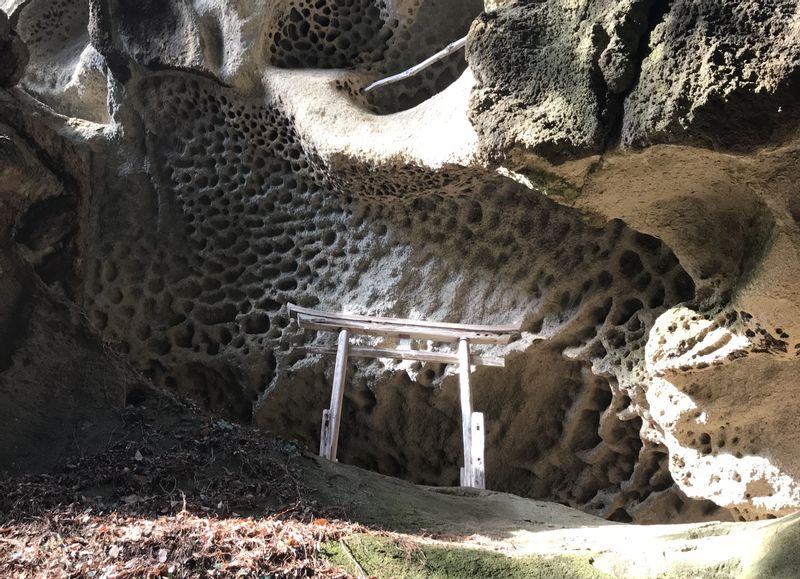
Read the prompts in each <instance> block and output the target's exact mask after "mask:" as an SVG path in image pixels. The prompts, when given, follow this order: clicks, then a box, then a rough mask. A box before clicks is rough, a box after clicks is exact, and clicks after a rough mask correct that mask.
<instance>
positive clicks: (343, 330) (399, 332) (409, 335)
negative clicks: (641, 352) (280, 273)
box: [287, 304, 520, 489]
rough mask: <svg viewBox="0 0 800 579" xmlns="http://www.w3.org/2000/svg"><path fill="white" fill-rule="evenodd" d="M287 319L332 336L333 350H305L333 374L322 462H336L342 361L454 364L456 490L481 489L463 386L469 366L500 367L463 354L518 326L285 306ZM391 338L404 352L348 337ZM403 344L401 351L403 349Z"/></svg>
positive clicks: (475, 416)
mask: <svg viewBox="0 0 800 579" xmlns="http://www.w3.org/2000/svg"><path fill="white" fill-rule="evenodd" d="M287 307H288V310H289V315H290V316H291V317H293V318H295V319H296V320H297V325H298V326H299V327H300V328H303V329H308V330H320V331H324V332H338V334H339V339H338V345H337V347H336V348H335V349H334V348H327V347H314V346H312V347H308V348H306V351H307V352H309V353H312V354H334V353H335V354H336V366H335V368H334V373H333V390H332V392H331V405H330V408H328V409H326V410H324V411H323V412H322V432H321V435H320V445H319V454H320V456H322V457H324V458H327V459H328V460H336V451H337V447H338V443H339V426H340V423H341V417H342V401H343V400H344V383H345V378H346V374H347V358H348V357H349V356H353V357H356V358H395V359H400V360H418V361H420V362H439V363H442V364H458V366H459V368H458V375H459V393H460V400H461V432H462V437H463V441H464V466H463V467H462V468H461V486H465V487H474V488H481V489H482V488H485V487H486V478H485V473H484V462H483V447H484V431H483V413H482V412H473V411H472V399H471V393H470V385H469V373H470V372H469V370H470V368H469V367H470V365H475V366H505V361H504V360H503V358H501V357H485V356H476V355H474V354H471V353H470V351H469V346H470V344H507V343H508V342H509V341H510V340H511V338H512V336H514V335H515V334H518V333H519V331H520V326H519V324H517V325H509V326H476V325H467V324H448V323H441V322H425V321H420V320H403V319H394V318H378V317H370V316H358V315H353V314H332V313H328V312H323V311H319V310H312V309H308V308H301V307H299V306H296V305H294V304H288V306H287ZM351 334H356V335H368V336H381V337H394V338H397V339H399V340H400V342H401V344H403V345H404V346H405V347H400V348H396V349H391V348H373V347H363V346H351V345H350V341H349V340H350V335H351ZM411 340H429V341H432V342H437V343H448V344H452V343H455V342H458V351H457V353H453V352H438V351H431V350H412V349H410V347H409V346H410V343H411ZM406 343H407V345H406Z"/></svg>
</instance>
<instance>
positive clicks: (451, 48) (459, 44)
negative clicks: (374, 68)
mask: <svg viewBox="0 0 800 579" xmlns="http://www.w3.org/2000/svg"><path fill="white" fill-rule="evenodd" d="M466 43H467V37H466V36H465V37H464V38H459V39H458V40H456V41H454V42H451V43H450V44H448V45H447V46H445V47H444V48H443V49H442V50H440V51H439V52H437V53H436V54H434V55H433V56H431V57H429V58H426V59H425V60H423V61H422V62H420V63H419V64H416V65H414V66H412V67H411V68H409V69H408V70H404V71H403V72H401V73H398V74H395V75H392V76H388V77H386V78H382V79H381V80H376V81H375V82H373V83H372V84H371V85H369V86H367V87H366V88H364V91H363V92H365V93H366V92H369V91H371V90H373V89H376V88H378V87H379V86H384V85H387V84H391V83H393V82H397V81H399V80H403V79H404V78H408V77H410V76H414V75H415V74H417V73H419V72H421V71H423V70H425V69H426V68H428V67H429V66H430V65H432V64H433V63H434V62H438V61H440V60H442V59H443V58H444V57H445V56H448V55H449V54H452V53H453V52H455V51H456V50H459V49H460V48H463V47H464V45H465V44H466Z"/></svg>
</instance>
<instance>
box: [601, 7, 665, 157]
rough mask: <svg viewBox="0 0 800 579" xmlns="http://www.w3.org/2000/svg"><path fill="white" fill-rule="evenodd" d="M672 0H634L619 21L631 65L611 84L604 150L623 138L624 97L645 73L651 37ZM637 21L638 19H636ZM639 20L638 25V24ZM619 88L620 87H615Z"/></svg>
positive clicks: (615, 145) (616, 144)
mask: <svg viewBox="0 0 800 579" xmlns="http://www.w3.org/2000/svg"><path fill="white" fill-rule="evenodd" d="M672 2H673V0H640V1H638V2H634V4H633V5H632V8H631V13H629V14H627V15H626V16H625V17H624V20H625V22H623V23H621V24H620V25H619V28H620V29H621V31H620V32H621V35H622V36H627V46H628V56H627V60H628V61H629V63H628V69H629V70H627V71H626V72H625V74H624V77H625V78H624V81H622V82H621V83H620V86H619V87H612V91H611V92H614V93H615V94H614V96H613V97H611V100H612V107H613V112H612V113H611V114H610V115H609V117H610V119H612V120H611V122H609V123H607V126H608V135H607V137H606V140H605V142H604V143H603V147H602V151H603V152H606V151H609V150H611V149H614V148H616V147H618V146H619V144H620V142H621V140H622V125H623V118H624V114H625V99H626V98H627V96H628V95H629V94H630V93H631V92H632V91H633V89H634V88H635V87H636V84H637V83H638V81H639V75H640V74H641V73H642V63H643V62H644V61H645V59H646V58H647V57H648V56H649V55H650V52H651V49H650V38H651V36H652V34H653V30H655V28H656V26H658V25H659V24H661V23H662V22H663V21H664V19H665V18H666V16H667V14H668V13H669V9H670V6H671V5H672ZM637 21H638V22H637ZM637 24H638V25H637ZM614 88H616V89H617V90H613V89H614Z"/></svg>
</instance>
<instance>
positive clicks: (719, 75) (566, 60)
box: [467, 0, 800, 159]
mask: <svg viewBox="0 0 800 579" xmlns="http://www.w3.org/2000/svg"><path fill="white" fill-rule="evenodd" d="M798 33H800V15H798V7H797V3H796V2H794V1H793V0H771V1H768V2H735V3H730V2H699V3H698V2H692V1H691V0H686V1H685V2H684V1H676V2H666V1H661V0H626V1H624V2H615V3H598V2H589V1H585V0H561V1H552V2H530V3H528V2H519V3H513V4H509V5H506V6H504V7H501V8H499V9H498V10H497V11H495V12H490V13H487V14H485V15H483V16H482V17H481V18H479V19H478V20H476V22H475V24H474V25H473V27H472V30H471V31H470V42H469V46H468V50H467V58H468V61H469V63H470V65H471V67H472V69H473V72H474V74H475V77H476V79H477V81H478V82H477V86H476V90H475V92H474V93H473V100H472V104H471V111H470V117H471V119H472V120H473V122H474V123H475V126H476V128H477V129H478V132H479V133H480V134H481V136H482V137H483V139H484V140H485V141H486V143H485V146H486V148H487V149H488V150H494V151H495V152H497V151H500V152H504V153H507V152H508V151H509V150H511V149H514V148H521V149H524V150H529V151H533V152H534V153H536V154H538V155H541V156H545V157H551V158H556V159H558V158H565V157H568V156H578V155H584V154H587V153H592V152H599V151H604V150H606V149H608V148H610V147H613V146H615V145H617V144H619V143H621V144H623V145H624V146H637V147H638V146H646V145H649V144H653V143H658V142H671V143H691V144H698V145H702V146H713V147H715V148H721V149H729V150H747V149H752V148H754V147H756V146H758V145H763V144H766V143H769V142H776V141H778V140H780V139H783V138H786V137H787V136H789V135H793V134H794V132H795V129H796V127H797V122H798V116H797V109H798V106H797V105H798V98H800V97H798V95H800V85H799V84H798V83H799V82H800V80H798V79H800V72H798V71H800V47H798V43H797V36H798Z"/></svg>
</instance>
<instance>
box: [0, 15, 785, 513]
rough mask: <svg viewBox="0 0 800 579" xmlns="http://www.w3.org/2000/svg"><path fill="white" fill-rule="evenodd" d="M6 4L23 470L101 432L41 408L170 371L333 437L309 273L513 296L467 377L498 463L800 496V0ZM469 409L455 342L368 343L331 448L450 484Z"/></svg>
mask: <svg viewBox="0 0 800 579" xmlns="http://www.w3.org/2000/svg"><path fill="white" fill-rule="evenodd" d="M0 7H2V8H3V9H5V10H6V11H7V12H8V13H9V14H10V18H9V25H8V26H7V27H5V28H3V27H2V26H0V42H4V43H6V44H5V45H6V46H11V47H13V50H11V49H7V50H6V51H5V52H4V53H3V57H2V59H3V60H2V61H1V62H0V80H2V82H3V83H4V86H8V87H12V86H13V88H8V89H6V90H3V91H2V92H0V120H2V122H3V123H4V125H3V127H2V131H3V135H4V136H3V137H2V140H0V145H2V147H3V156H2V159H0V161H2V171H3V173H2V174H3V182H2V190H3V197H2V199H0V203H2V205H0V234H2V236H3V240H2V242H1V243H0V267H2V269H3V277H2V280H0V396H2V399H3V405H2V409H0V412H5V413H7V414H8V415H9V416H11V415H14V416H15V417H16V418H17V420H16V422H13V421H6V420H3V421H2V426H0V429H2V430H0V441H13V442H14V444H13V445H11V444H9V445H7V448H8V449H10V450H6V451H5V455H3V456H2V457H0V458H2V461H3V463H2V466H3V467H5V468H9V469H12V470H20V469H23V468H25V466H26V465H25V460H26V459H25V458H24V457H26V456H33V455H35V454H36V452H37V449H38V448H40V447H41V444H42V442H41V440H44V439H46V437H50V439H56V438H58V436H55V435H54V434H53V432H55V431H52V432H51V431H50V430H48V427H47V425H48V424H53V423H57V424H59V425H62V426H63V428H64V429H74V428H75V427H74V424H78V423H80V424H84V426H85V418H86V416H84V415H81V416H83V418H82V417H81V416H78V415H75V416H72V417H65V416H64V415H63V408H64V404H67V402H60V403H58V404H52V405H44V406H42V405H40V404H34V403H32V402H31V401H33V400H36V399H38V398H46V397H47V395H48V393H50V392H52V391H53V390H54V389H55V390H56V391H58V392H59V393H61V395H62V396H64V397H66V398H68V399H69V400H68V403H69V404H72V405H74V406H75V407H76V408H81V409H82V410H81V412H82V413H84V414H85V415H87V416H91V415H93V416H97V417H98V418H97V420H98V421H100V422H103V424H105V425H106V427H108V428H111V427H113V426H114V418H113V407H114V404H122V400H124V398H125V393H126V392H127V393H128V401H129V402H131V403H137V402H138V401H139V397H140V394H141V387H140V384H141V383H142V381H143V380H149V381H154V382H156V383H158V384H161V385H163V386H165V387H167V388H170V389H172V390H174V391H176V392H178V393H180V394H182V395H185V396H189V397H191V398H193V399H195V400H197V401H199V402H200V403H201V404H203V405H204V406H205V407H207V408H208V409H209V410H211V411H213V412H215V413H218V414H221V415H223V416H226V417H228V418H234V419H237V420H242V421H250V420H253V421H255V422H256V423H257V424H259V425H260V426H262V427H264V428H266V429H269V430H272V431H275V432H277V433H280V434H282V435H286V436H292V437H296V438H298V439H300V440H303V441H306V442H308V443H309V445H310V446H311V447H312V448H313V447H315V446H316V445H317V443H318V442H317V437H318V433H319V420H320V416H321V411H322V408H323V407H326V406H327V404H328V397H329V386H328V384H329V374H330V369H331V361H330V360H327V359H324V358H320V357H315V356H308V355H306V354H305V352H304V351H303V350H302V346H303V345H305V344H308V343H311V342H312V341H315V342H319V343H323V342H325V340H326V337H325V336H323V335H320V336H314V335H308V334H303V333H302V332H301V331H299V330H298V329H297V328H296V326H295V325H294V323H292V322H290V320H289V319H288V317H287V315H286V310H285V307H284V305H285V303H287V302H289V301H292V302H295V303H299V304H301V305H305V306H313V307H319V308H321V309H328V310H333V311H338V310H345V311H349V312H356V313H368V314H378V315H388V316H398V317H419V318H427V319H436V320H443V321H454V322H458V321H462V322H474V323H509V322H515V321H522V329H523V332H522V335H521V337H520V339H519V340H518V341H516V342H514V343H512V344H511V345H509V346H508V347H504V353H505V355H506V360H507V364H506V367H505V368H503V369H496V368H481V369H479V370H478V371H476V372H475V373H474V374H473V378H474V383H475V387H474V406H475V408H476V409H478V410H480V411H482V412H484V414H485V416H486V429H487V458H486V461H487V481H488V486H489V487H490V488H494V489H498V490H506V491H511V492H515V493H519V494H522V495H527V496H532V497H537V498H550V499H555V500H559V501H561V502H565V503H568V504H570V505H574V506H578V507H580V508H583V509H585V510H587V511H589V512H592V513H595V514H599V515H602V516H605V517H609V518H612V519H614V520H626V521H629V520H634V521H637V522H667V521H687V520H702V519H705V518H745V519H752V518H759V517H763V516H772V515H776V514H780V513H783V512H786V511H788V510H791V509H794V508H797V507H798V506H800V487H798V483H800V464H798V463H797V458H796V455H797V453H796V449H797V448H798V444H800V440H798V437H800V431H798V429H797V427H796V426H795V424H794V421H793V420H792V418H793V416H794V415H795V414H796V412H797V402H796V400H797V398H798V397H797V396H796V391H797V388H798V387H800V384H798V376H800V372H798V370H800V368H799V367H798V366H799V365H800V362H798V360H797V352H798V346H800V340H798V339H797V338H796V336H798V335H800V318H799V317H798V314H797V304H798V303H800V295H798V289H797V288H796V286H795V285H794V283H793V282H794V280H795V279H798V277H797V273H798V271H797V270H798V268H800V256H799V255H798V241H799V238H798V222H800V192H798V186H797V184H796V179H797V174H798V166H800V165H798V157H800V141H798V140H797V125H798V119H799V118H800V117H798V115H799V114H800V113H798V111H800V107H798V100H799V99H800V94H798V91H799V90H800V89H798V75H800V73H799V72H798V70H800V41H798V38H799V37H800V8H798V4H797V3H796V2H787V1H783V2H781V1H778V0H773V1H770V2H740V3H725V2H706V3H701V4H697V3H692V2H688V1H687V2H682V1H678V0H675V1H673V2H660V1H656V0H651V1H646V0H644V1H636V0H630V1H622V2H616V3H596V2H588V1H578V0H561V1H547V2H536V3H522V2H520V3H510V4H504V5H502V6H499V7H498V8H497V9H496V10H494V11H490V12H481V11H482V10H483V6H481V5H479V4H475V3H474V2H471V3H467V4H466V5H465V4H464V3H463V2H458V3H457V2H441V3H433V2H428V1H425V0H422V1H421V2H405V1H404V2H396V3H385V4H384V3H381V2H379V3H374V4H373V3H371V2H365V1H360V0H358V1H356V0H354V1H351V0H338V1H336V2H328V1H321V2H302V1H288V0H287V1H285V2H284V1H282V2H270V3H265V2H260V1H257V0H238V1H228V2H222V1H213V0H212V1H207V2H195V3H179V2H166V3H162V2H153V3H147V2H145V3H137V4H131V3H128V2H123V1H121V0H88V1H83V2H82V1H70V2H61V3H53V2H49V1H44V0H33V1H31V2H14V1H11V2H4V3H0ZM467 33H469V37H468V43H467V49H466V59H465V58H464V54H463V53H461V54H455V55H452V56H450V57H448V58H447V59H445V60H444V61H442V62H440V63H438V64H437V65H435V66H433V67H431V68H429V69H427V70H426V72H425V73H423V74H422V75H420V76H417V77H413V78H412V79H410V80H408V81H403V82H401V83H397V84H394V85H389V86H388V87H386V88H382V89H378V90H376V91H374V92H371V93H367V95H366V96H365V95H364V94H363V93H362V92H361V90H360V89H361V88H362V87H364V86H366V85H367V84H368V83H369V82H371V81H372V80H374V79H376V78H380V77H382V76H384V75H386V74H391V73H395V72H398V71H401V70H403V69H405V68H407V67H408V66H410V65H412V64H414V63H416V62H418V61H419V60H422V58H424V57H426V56H428V55H429V54H431V53H432V52H434V51H436V50H438V49H439V48H441V47H442V46H444V45H445V44H447V43H448V42H450V41H452V40H454V39H456V38H458V37H460V36H463V35H465V34H467ZM3 34H4V36H3ZM14 85H16V86H14ZM3 143H5V144H3ZM31 296H35V297H31ZM31 304H33V305H31ZM58 304H61V305H58ZM65 308H66V309H65ZM37 312H38V313H37ZM59 312H60V313H59ZM68 312H72V313H71V314H70V313H68ZM80 313H83V314H85V317H82V316H81V314H80ZM57 315H58V316H60V317H58V319H59V320H61V321H60V322H59V323H54V322H52V321H50V322H48V320H53V319H55V318H54V317H53V316H57ZM54 340H55V342H54ZM76 351H80V352H84V353H85V354H84V355H85V358H84V359H86V360H89V359H90V360H92V362H91V363H87V362H79V363H78V364H75V363H73V362H72V359H73V356H75V352H76ZM78 359H79V360H80V359H81V358H78ZM54 368H62V369H61V370H54ZM65 368H67V369H68V370H67V369H65ZM101 385H102V386H101ZM104 388H105V390H104ZM109 389H110V390H109ZM109 392H111V393H110V394H109ZM37 397H38V398H37ZM102 400H105V402H103V403H102V404H101V402H102ZM456 402H457V395H456V381H455V378H454V377H453V376H452V375H451V373H450V372H449V370H448V369H447V368H444V367H441V366H438V365H430V364H427V365H420V364H416V365H409V364H396V363H392V362H389V361H375V362H372V363H367V362H358V363H357V364H354V365H352V372H351V379H350V382H349V384H348V388H347V392H346V402H345V410H344V412H345V415H344V419H343V425H342V433H341V441H340V446H339V447H340V460H342V461H344V462H349V463H353V464H357V465H361V466H366V467H369V468H372V469H375V470H378V471H380V472H383V473H386V474H391V475H395V476H401V477H405V478H408V479H410V480H414V481H417V482H422V483H428V484H437V485H448V484H455V483H456V481H457V478H458V465H459V461H460V456H459V454H460V452H459V449H460V444H461V443H460V425H459V415H458V406H457V403H456ZM95 406H96V407H97V408H100V407H101V406H102V408H104V409H106V410H103V411H102V412H101V411H100V410H93V408H95ZM109 409H110V410H109ZM103 413H106V414H108V416H107V419H106V420H101V419H100V418H99V417H100V416H105V414H103ZM34 414H35V416H39V417H41V420H40V423H41V424H40V426H39V427H38V430H37V431H36V432H38V434H35V435H26V434H24V431H23V430H22V427H21V426H20V422H22V423H24V422H26V417H27V416H29V415H34ZM82 420H83V421H84V422H81V421H82ZM26 436H27V438H26ZM57 456H58V453H56V452H54V453H53V456H52V460H55V459H57ZM46 462H47V460H43V464H44V463H46Z"/></svg>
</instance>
